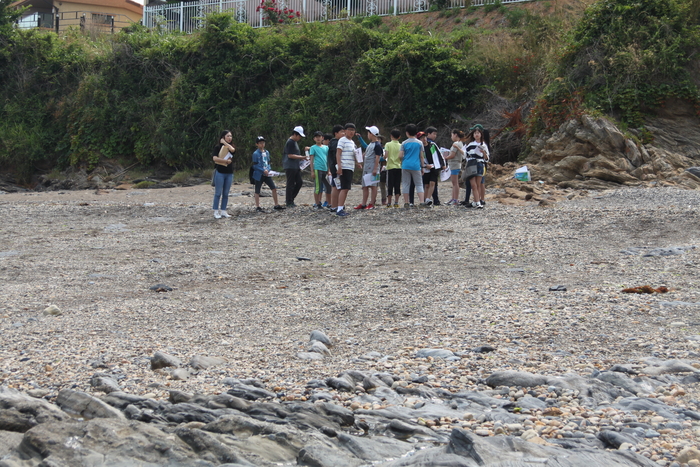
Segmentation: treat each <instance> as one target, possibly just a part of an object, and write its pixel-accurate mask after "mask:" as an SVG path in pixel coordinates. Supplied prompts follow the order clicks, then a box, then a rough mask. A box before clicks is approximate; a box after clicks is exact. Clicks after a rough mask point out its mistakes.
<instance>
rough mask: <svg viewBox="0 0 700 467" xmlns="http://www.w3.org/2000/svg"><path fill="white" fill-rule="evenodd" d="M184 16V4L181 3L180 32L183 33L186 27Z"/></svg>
mask: <svg viewBox="0 0 700 467" xmlns="http://www.w3.org/2000/svg"><path fill="white" fill-rule="evenodd" d="M183 14H184V2H180V32H182V27H183V25H184V22H183V17H182V15H183Z"/></svg>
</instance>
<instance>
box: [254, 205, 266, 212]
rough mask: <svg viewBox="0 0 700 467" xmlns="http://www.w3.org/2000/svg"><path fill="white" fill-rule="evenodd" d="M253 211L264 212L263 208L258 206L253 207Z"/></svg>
mask: <svg viewBox="0 0 700 467" xmlns="http://www.w3.org/2000/svg"><path fill="white" fill-rule="evenodd" d="M255 212H265V210H264V209H263V208H261V207H260V206H258V207H257V208H255Z"/></svg>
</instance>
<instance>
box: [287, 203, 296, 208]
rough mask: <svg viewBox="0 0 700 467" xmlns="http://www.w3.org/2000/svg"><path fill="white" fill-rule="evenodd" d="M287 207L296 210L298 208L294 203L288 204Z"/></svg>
mask: <svg viewBox="0 0 700 467" xmlns="http://www.w3.org/2000/svg"><path fill="white" fill-rule="evenodd" d="M287 207H288V208H295V207H297V205H296V204H294V203H287Z"/></svg>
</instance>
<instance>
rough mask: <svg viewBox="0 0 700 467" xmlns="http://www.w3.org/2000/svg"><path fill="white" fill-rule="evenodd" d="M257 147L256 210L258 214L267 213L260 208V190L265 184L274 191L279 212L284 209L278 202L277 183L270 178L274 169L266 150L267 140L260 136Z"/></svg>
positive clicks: (255, 157) (254, 171) (254, 162)
mask: <svg viewBox="0 0 700 467" xmlns="http://www.w3.org/2000/svg"><path fill="white" fill-rule="evenodd" d="M255 145H256V146H257V147H258V149H256V150H255V152H254V153H253V180H255V210H256V211H257V212H265V211H264V210H263V208H261V207H260V189H261V188H262V184H263V183H265V184H266V185H267V186H268V187H270V190H272V200H273V202H274V203H275V208H274V209H277V210H280V209H284V207H282V206H280V205H279V203H278V202H277V187H276V186H275V182H274V181H273V180H272V177H270V172H271V171H272V167H271V166H270V153H269V152H268V151H267V149H265V138H263V137H262V136H258V137H257V138H255Z"/></svg>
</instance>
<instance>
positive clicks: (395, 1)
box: [394, 0, 399, 16]
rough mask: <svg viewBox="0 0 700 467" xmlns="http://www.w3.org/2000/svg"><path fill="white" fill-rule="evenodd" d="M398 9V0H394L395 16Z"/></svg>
mask: <svg viewBox="0 0 700 467" xmlns="http://www.w3.org/2000/svg"><path fill="white" fill-rule="evenodd" d="M398 9H399V2H398V0H394V16H396V15H397V14H398V13H397V11H398Z"/></svg>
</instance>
